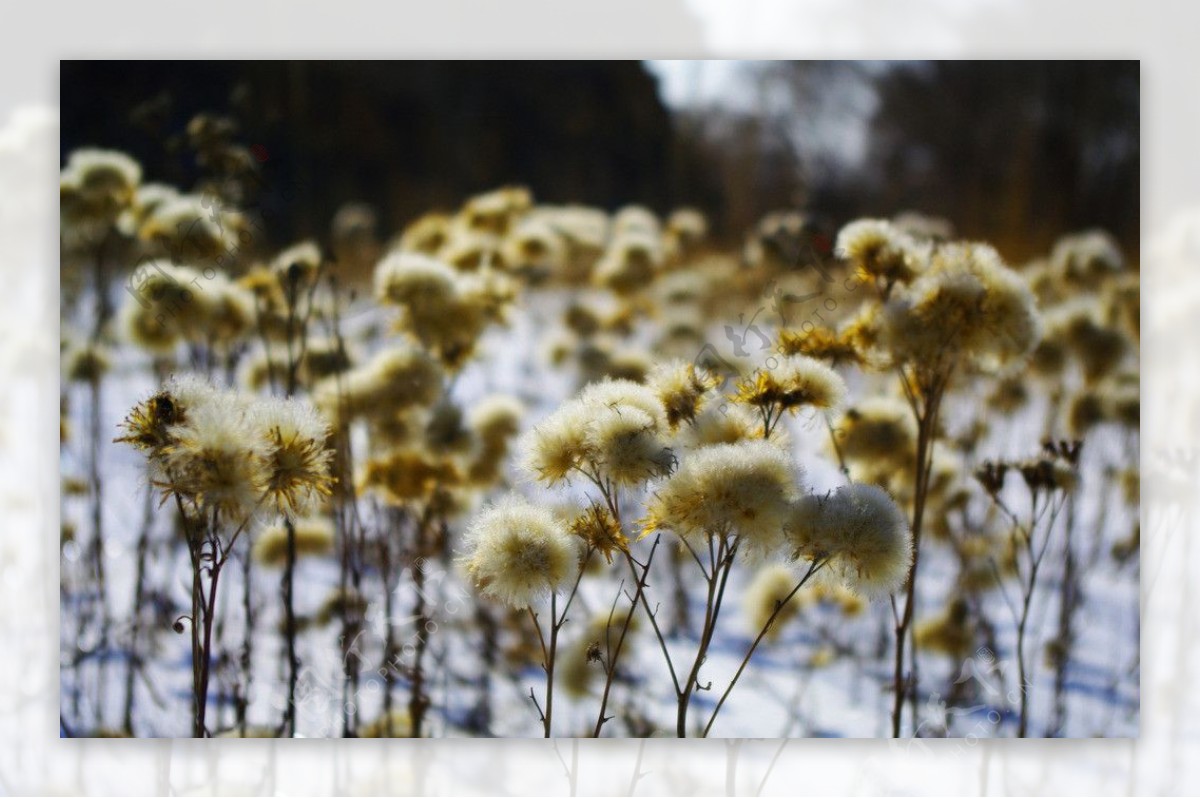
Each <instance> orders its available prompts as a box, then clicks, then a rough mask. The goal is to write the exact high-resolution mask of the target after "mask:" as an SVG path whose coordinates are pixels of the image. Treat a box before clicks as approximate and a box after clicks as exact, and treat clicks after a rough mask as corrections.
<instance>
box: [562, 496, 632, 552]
mask: <svg viewBox="0 0 1200 798" xmlns="http://www.w3.org/2000/svg"><path fill="white" fill-rule="evenodd" d="M570 531H571V534H572V535H575V537H577V538H579V539H580V540H582V541H583V543H584V545H585V546H586V547H587V548H589V549H592V550H595V551H598V552H600V553H601V554H603V555H604V560H605V562H607V563H609V564H612V556H613V554H615V553H616V552H618V551H620V552H624V553H626V554H628V553H629V539H628V538H626V537H625V533H624V532H622V531H621V525H620V524H619V523H617V519H616V518H614V517H613V514H612V513H611V512H610V511H609V510H608V508H607V507H604V506H602V505H599V504H590V505H588V508H587V509H586V510H584V511H583V512H581V513H579V515H577V516H575V518H574V519H572V521H571V526H570Z"/></svg>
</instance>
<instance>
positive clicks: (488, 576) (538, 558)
mask: <svg viewBox="0 0 1200 798" xmlns="http://www.w3.org/2000/svg"><path fill="white" fill-rule="evenodd" d="M467 548H468V554H467V557H466V561H465V566H466V570H467V573H468V574H470V576H471V578H472V579H473V580H474V581H475V584H476V585H477V586H478V587H479V589H480V591H481V592H482V593H483V594H484V595H485V596H490V597H492V598H495V599H497V600H499V601H502V602H504V603H506V604H508V605H510V606H512V607H514V608H517V609H521V608H524V607H527V606H531V605H532V604H533V603H534V602H536V601H537V600H538V599H540V598H542V597H543V596H545V595H547V594H549V593H553V592H557V591H559V590H562V589H563V588H564V587H565V586H566V584H567V582H568V580H570V579H571V578H572V577H574V576H575V575H576V574H577V573H578V569H579V554H578V550H577V548H576V545H575V542H574V538H573V537H572V536H571V534H570V533H569V532H568V531H567V529H566V528H565V527H564V526H563V524H562V523H561V522H560V521H559V520H558V519H557V518H555V516H554V513H552V512H551V511H550V510H548V509H547V508H545V507H537V506H534V505H532V504H530V503H529V502H527V501H525V500H524V499H521V498H519V497H517V496H511V495H510V496H507V497H505V498H503V499H501V500H500V501H498V502H497V503H495V504H493V505H492V506H491V507H488V508H487V509H486V510H484V511H483V512H482V513H480V514H479V515H478V516H477V517H476V518H475V519H474V520H473V521H472V522H471V525H470V527H469V529H468V530H467Z"/></svg>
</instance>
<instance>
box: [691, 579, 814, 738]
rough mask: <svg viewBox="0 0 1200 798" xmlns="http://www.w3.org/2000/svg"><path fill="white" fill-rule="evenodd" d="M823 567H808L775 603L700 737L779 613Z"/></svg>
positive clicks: (710, 726) (705, 734) (709, 727)
mask: <svg viewBox="0 0 1200 798" xmlns="http://www.w3.org/2000/svg"><path fill="white" fill-rule="evenodd" d="M822 565H824V561H822V562H820V563H817V562H815V561H814V562H813V563H812V564H811V565H810V566H809V567H808V571H806V572H805V574H804V576H803V577H802V578H801V579H800V581H799V582H798V583H797V584H796V586H795V587H794V588H792V590H791V592H790V593H788V594H787V596H786V597H784V599H783V600H782V601H777V602H776V603H775V609H774V610H773V611H772V612H771V616H770V617H769V618H767V622H766V623H765V624H763V628H762V630H761V631H760V632H759V633H758V636H757V637H756V638H754V642H753V643H751V644H750V649H749V650H748V651H747V652H746V656H744V657H742V661H741V664H739V665H738V669H737V672H736V673H734V674H733V679H732V680H731V681H730V682H729V686H728V687H726V688H725V692H724V693H722V694H721V699H720V700H719V701H717V706H716V707H715V708H714V709H713V712H712V717H710V718H709V719H708V723H706V724H705V725H704V732H703V733H702V734H701V735H700V736H701V737H707V736H708V732H709V731H710V730H711V729H712V725H713V723H714V722H715V721H716V719H717V713H719V712H720V711H721V707H722V706H724V705H725V699H727V698H729V694H730V693H732V692H733V688H734V686H735V685H737V683H738V679H740V678H741V676H742V671H744V670H746V666H747V665H748V664H749V663H750V657H752V656H753V655H754V652H755V650H756V649H757V648H758V644H759V643H761V642H762V641H763V638H764V637H766V636H767V632H769V631H770V630H771V627H772V626H773V625H774V623H775V619H776V618H777V617H779V613H780V612H782V611H783V608H784V607H786V606H787V605H788V603H789V602H790V601H791V600H792V598H793V597H794V596H795V595H796V593H798V592H799V591H800V588H802V587H804V585H805V584H806V583H807V582H808V580H809V579H810V578H811V577H812V575H813V574H815V573H816V572H817V571H819V570H820V569H821V566H822Z"/></svg>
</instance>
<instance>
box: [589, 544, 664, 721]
mask: <svg viewBox="0 0 1200 798" xmlns="http://www.w3.org/2000/svg"><path fill="white" fill-rule="evenodd" d="M661 540H662V536H661V535H655V537H654V543H653V545H652V546H651V547H650V554H649V555H648V556H647V557H646V564H645V566H643V568H642V576H641V578H640V579H639V580H638V581H637V587H636V589H635V590H634V594H633V598H632V599H631V601H630V604H629V611H628V612H627V613H626V614H625V620H624V622H622V624H621V633H620V635H618V636H617V642H616V645H615V646H612V647H611V649H609V647H608V632H607V627H606V629H605V635H604V637H605V641H604V642H605V647H606V651H605V657H604V691H603V693H602V694H601V696H600V711H599V713H597V715H596V725H595V727H594V728H593V729H592V736H593V737H599V736H600V730H601V729H602V728H603V727H604V724H605V723H606V722H607V721H608V720H609V718H607V717H605V715H604V712H605V710H606V709H607V708H608V696H609V693H610V692H611V691H612V686H613V680H614V679H615V677H616V675H617V662H618V660H619V659H620V656H621V648H622V647H623V646H624V644H625V637H626V635H628V634H629V625H630V623H631V622H632V621H633V612H634V610H635V609H636V608H637V604H638V601H639V600H640V599H641V598H642V594H643V593H644V592H645V590H646V579H647V578H648V577H649V576H650V566H651V565H652V564H653V562H654V552H655V551H657V550H658V544H659V543H660V542H661ZM611 622H612V613H611V612H610V613H609V623H610V624H611Z"/></svg>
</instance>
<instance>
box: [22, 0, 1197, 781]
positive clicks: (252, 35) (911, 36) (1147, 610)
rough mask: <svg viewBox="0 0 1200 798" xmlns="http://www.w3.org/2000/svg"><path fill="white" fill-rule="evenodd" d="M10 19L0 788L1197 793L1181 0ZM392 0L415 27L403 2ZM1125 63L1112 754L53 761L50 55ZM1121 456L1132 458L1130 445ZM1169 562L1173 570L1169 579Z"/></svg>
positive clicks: (1191, 153)
mask: <svg viewBox="0 0 1200 798" xmlns="http://www.w3.org/2000/svg"><path fill="white" fill-rule="evenodd" d="M323 6H324V7H323V8H321V9H320V10H316V9H309V8H304V7H302V6H301V5H300V4H299V3H293V2H284V1H283V0H264V1H263V2H245V0H239V1H238V2H228V0H205V2H200V3H189V4H179V5H175V4H168V3H163V2H161V0H160V2H141V1H139V2H133V1H131V0H114V1H113V2H107V3H93V4H88V5H86V6H85V5H79V6H78V7H74V6H70V5H68V4H65V3H42V4H40V5H34V4H23V5H22V6H19V7H18V6H15V5H14V6H9V7H8V8H7V9H6V13H5V16H6V19H5V22H4V23H3V24H2V25H0V63H2V65H3V69H0V794H13V793H15V794H38V793H55V794H70V793H87V794H97V795H109V794H111V795H141V794H168V793H170V794H202V793H203V794H207V793H212V792H218V793H228V794H281V795H310V794H311V795H328V794H330V793H331V792H332V793H347V794H372V795H377V794H387V793H400V794H414V793H418V794H419V793H435V794H459V793H468V794H495V793H500V794H546V795H558V794H568V793H575V794H581V795H587V794H614V795H624V794H646V795H652V794H672V793H683V794H696V793H700V794H720V793H728V792H737V793H739V794H751V795H753V794H759V793H761V794H764V795H770V794H804V793H842V792H848V793H880V792H886V793H894V794H929V793H950V794H973V793H979V794H993V793H1022V794H1034V793H1037V794H1085V795H1095V794H1125V793H1139V794H1164V793H1167V794H1174V793H1178V794H1194V793H1196V792H1197V791H1200V765H1196V764H1194V763H1195V762H1196V761H1200V734H1198V732H1200V689H1198V685H1200V644H1198V641H1200V636H1198V635H1197V631H1198V626H1200V621H1198V620H1197V618H1196V613H1195V612H1194V604H1195V602H1196V598H1197V596H1196V594H1197V593H1198V592H1200V591H1198V590H1197V588H1195V587H1194V586H1193V585H1194V582H1195V576H1196V574H1197V573H1198V572H1200V568H1198V567H1197V566H1200V546H1198V544H1197V542H1196V540H1195V538H1196V536H1197V535H1198V534H1200V523H1198V520H1197V512H1196V510H1197V509H1198V508H1200V502H1198V501H1197V495H1198V494H1200V490H1198V489H1200V471H1198V470H1197V467H1196V466H1195V465H1194V464H1193V465H1192V466H1191V467H1190V468H1187V467H1183V466H1181V465H1180V462H1182V461H1181V460H1180V455H1187V454H1195V453H1196V452H1197V451H1198V447H1200V357H1198V354H1200V336H1197V335H1196V324H1195V319H1196V317H1197V314H1198V313H1200V157H1198V154H1197V145H1198V144H1200V112H1198V110H1197V101H1198V100H1200V94H1198V93H1197V86H1196V76H1197V75H1200V55H1197V50H1196V45H1195V37H1196V32H1197V31H1198V30H1200V4H1197V3H1194V2H1190V1H1189V0H1179V1H1178V2H1168V0H1158V1H1157V2H1155V1H1154V0H1150V1H1149V2H1147V1H1146V0H1143V2H1140V3H1137V4H1134V3H1132V2H1123V1H1122V0H925V2H915V1H910V2H903V3H901V2H897V0H791V1H790V2H789V1H788V0H763V1H762V2H754V1H753V0H738V1H737V2H728V1H727V0H687V2H683V1H681V0H662V1H660V0H605V2H603V3H600V2H594V3H593V2H589V3H586V4H585V3H565V2H557V1H555V0H540V1H536V2H535V1H531V0H520V1H519V2H518V0H505V2H492V1H491V0H481V1H479V2H474V3H468V2H464V1H463V0H449V1H443V2H432V0H430V2H422V3H420V4H408V3H393V4H388V5H387V6H382V7H378V8H377V7H374V6H373V5H372V4H368V3H363V2H346V1H345V0H342V1H341V2H327V3H324V4H323ZM414 6H415V7H414ZM133 55H138V56H148V57H217V56H222V57H264V56H269V57H289V56H292V57H307V58H317V57H344V58H351V57H381V58H395V57H431V58H432V57H443V58H461V57H521V58H528V57H546V58H559V57H612V58H651V57H653V58H687V57H707V58H721V57H731V58H733V57H736V58H771V57H805V58H821V57H829V58H839V57H843V58H886V57H900V58H928V57H973V58H983V57H991V58H1005V57H1034V58H1133V59H1140V60H1141V61H1142V78H1143V88H1142V97H1143V121H1142V151H1143V178H1144V183H1143V186H1144V190H1143V203H1142V208H1143V226H1142V230H1143V246H1142V253H1143V256H1142V268H1143V275H1144V277H1143V285H1144V287H1145V292H1144V306H1143V316H1144V318H1145V321H1144V323H1143V329H1144V331H1145V332H1144V336H1145V338H1144V340H1145V351H1144V352H1143V358H1142V363H1143V368H1144V382H1143V406H1144V407H1145V413H1144V416H1143V428H1144V434H1143V436H1142V441H1143V443H1142V446H1143V451H1142V453H1141V455H1142V458H1143V471H1144V472H1145V473H1144V479H1143V494H1142V495H1143V502H1144V504H1143V508H1142V513H1143V526H1144V529H1143V531H1144V536H1143V550H1142V592H1143V607H1142V612H1143V619H1144V627H1143V635H1142V655H1143V661H1142V679H1143V683H1142V733H1141V739H1140V740H1138V741H1118V740H1078V741H1067V740H1056V741H1048V742H1047V741H1020V742H1018V741H993V742H989V743H983V742H978V741H973V740H970V739H966V740H923V741H910V742H900V743H891V742H888V741H867V740H863V741H846V740H811V741H809V740H796V741H790V742H785V743H780V742H777V741H745V742H729V741H717V740H713V741H670V740H652V741H646V742H638V741H620V740H605V741H581V742H572V741H562V742H559V743H557V745H555V744H553V743H549V742H542V741H527V742H526V741H522V742H516V741H487V740H478V741H449V740H442V741H412V740H395V741H385V740H378V741H376V740H352V741H337V742H335V741H317V740H311V741H282V742H277V741H268V740H247V741H240V740H238V741H234V740H205V741H186V740H177V741H168V740H144V741H127V740H126V741H122V740H59V739H58V737H57V728H58V727H57V710H58V681H57V680H58V635H57V628H58V590H57V585H58V565H57V555H58V546H57V537H58V531H59V525H58V518H57V513H58V496H57V492H58V447H57V424H56V415H57V412H56V411H57V390H56V389H57V380H58V357H57V352H58V345H57V340H58V331H57V326H58V322H57V319H58V313H57V293H58V262H57V261H58V257H57V252H58V242H57V232H56V226H57V210H56V209H57V199H56V195H55V193H54V186H55V182H56V180H55V178H56V173H57V170H58V159H57V137H58V129H57V115H56V112H55V108H56V105H57V98H58V63H57V59H59V58H62V57H68V58H70V57H105V56H112V57H126V56H133ZM1130 456H1131V457H1134V456H1137V453H1135V452H1131V453H1130ZM1193 569H1196V570H1193Z"/></svg>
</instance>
